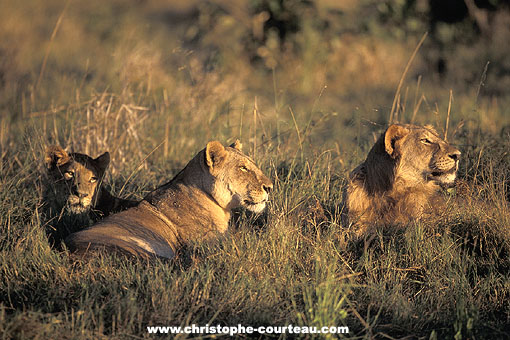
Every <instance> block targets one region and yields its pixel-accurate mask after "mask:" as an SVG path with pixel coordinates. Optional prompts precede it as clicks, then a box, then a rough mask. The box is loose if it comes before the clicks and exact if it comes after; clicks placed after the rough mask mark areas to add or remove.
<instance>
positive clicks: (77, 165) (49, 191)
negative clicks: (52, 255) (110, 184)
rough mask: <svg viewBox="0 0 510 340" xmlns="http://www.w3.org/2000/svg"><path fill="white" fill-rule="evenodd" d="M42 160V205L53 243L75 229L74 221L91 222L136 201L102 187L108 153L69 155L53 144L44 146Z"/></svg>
mask: <svg viewBox="0 0 510 340" xmlns="http://www.w3.org/2000/svg"><path fill="white" fill-rule="evenodd" d="M45 162H46V166H47V176H46V179H45V183H44V196H43V206H44V212H45V215H46V216H45V217H46V218H47V219H48V220H49V221H48V224H49V226H48V229H49V230H48V234H49V236H50V242H51V243H52V244H56V242H59V241H61V240H62V239H63V238H65V236H67V235H69V234H70V233H71V232H74V231H76V230H73V229H74V226H75V225H76V224H81V226H83V225H90V224H91V222H93V221H96V220H98V219H100V218H102V217H105V216H108V215H109V214H111V213H114V212H119V211H121V210H125V209H127V208H129V207H132V206H135V205H136V204H137V203H138V202H136V201H131V200H126V199H121V198H118V197H114V196H112V195H111V194H110V192H109V191H108V190H107V189H105V188H104V187H103V185H102V180H103V176H104V173H105V171H106V168H107V167H108V164H109V163H110V154H109V153H108V152H105V153H103V154H102V155H101V156H99V157H97V158H91V157H89V156H87V155H84V154H81V153H71V154H68V153H67V152H66V151H65V150H64V149H62V148H61V147H60V146H57V145H52V146H49V147H48V148H47V149H46V155H45Z"/></svg>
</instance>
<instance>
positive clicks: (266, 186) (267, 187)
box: [262, 183, 273, 194]
mask: <svg viewBox="0 0 510 340" xmlns="http://www.w3.org/2000/svg"><path fill="white" fill-rule="evenodd" d="M262 189H264V191H265V192H267V193H268V194H269V193H270V192H271V190H273V183H270V184H262Z"/></svg>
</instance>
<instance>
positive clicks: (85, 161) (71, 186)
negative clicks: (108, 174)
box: [45, 145, 110, 214]
mask: <svg viewBox="0 0 510 340" xmlns="http://www.w3.org/2000/svg"><path fill="white" fill-rule="evenodd" d="M45 161H46V165H47V168H48V175H49V180H50V182H51V183H48V186H49V188H47V191H49V192H47V194H50V195H51V196H52V197H47V198H46V199H47V200H48V199H49V200H52V201H53V203H55V204H56V205H57V206H59V207H58V209H62V208H64V209H66V210H67V211H68V212H69V213H71V214H83V213H86V212H88V211H89V210H90V209H91V208H92V207H94V204H95V201H96V196H97V193H98V190H99V188H100V183H101V181H102V179H103V176H104V173H105V171H106V168H107V167H108V164H109V163H110V154H109V153H108V152H105V153H103V154H102V155H101V156H99V157H97V158H91V157H89V156H87V155H84V154H81V153H71V154H68V153H67V152H66V151H65V150H64V149H62V148H61V147H60V146H56V145H54V146H50V147H48V148H47V150H46V156H45Z"/></svg>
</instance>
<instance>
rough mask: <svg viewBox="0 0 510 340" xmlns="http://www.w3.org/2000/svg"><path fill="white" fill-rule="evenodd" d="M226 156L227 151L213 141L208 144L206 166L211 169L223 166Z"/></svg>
mask: <svg viewBox="0 0 510 340" xmlns="http://www.w3.org/2000/svg"><path fill="white" fill-rule="evenodd" d="M226 156H227V151H226V150H225V147H224V146H223V145H222V144H221V143H220V142H217V141H212V142H209V143H207V146H206V147H205V164H206V165H207V166H208V167H209V168H212V167H215V166H217V165H219V164H221V163H222V162H223V161H224V159H225V157H226Z"/></svg>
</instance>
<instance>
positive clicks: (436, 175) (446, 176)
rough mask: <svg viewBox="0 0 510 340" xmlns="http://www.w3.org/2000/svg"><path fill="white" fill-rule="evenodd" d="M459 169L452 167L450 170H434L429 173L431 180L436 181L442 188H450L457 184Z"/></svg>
mask: <svg viewBox="0 0 510 340" xmlns="http://www.w3.org/2000/svg"><path fill="white" fill-rule="evenodd" d="M456 171H457V169H452V170H450V171H448V172H438V171H433V172H431V173H429V174H428V175H427V179H428V180H429V181H434V182H436V183H437V184H438V185H440V186H441V187H442V188H445V189H448V188H451V187H453V186H454V185H455V179H456V178H457V172H456Z"/></svg>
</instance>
